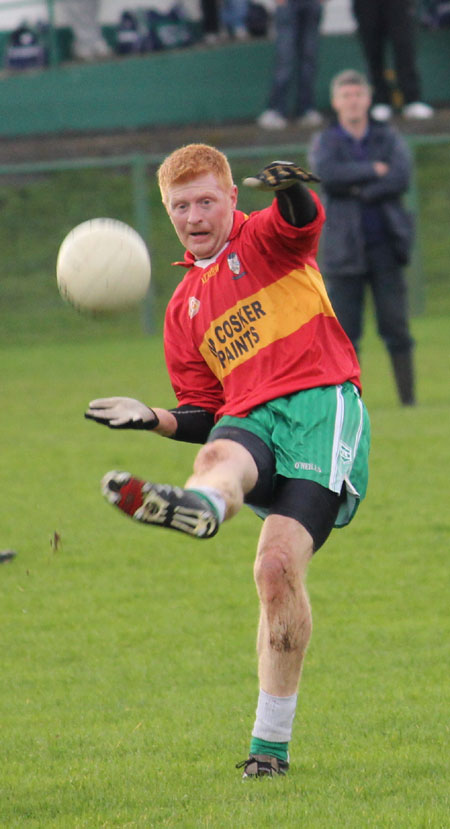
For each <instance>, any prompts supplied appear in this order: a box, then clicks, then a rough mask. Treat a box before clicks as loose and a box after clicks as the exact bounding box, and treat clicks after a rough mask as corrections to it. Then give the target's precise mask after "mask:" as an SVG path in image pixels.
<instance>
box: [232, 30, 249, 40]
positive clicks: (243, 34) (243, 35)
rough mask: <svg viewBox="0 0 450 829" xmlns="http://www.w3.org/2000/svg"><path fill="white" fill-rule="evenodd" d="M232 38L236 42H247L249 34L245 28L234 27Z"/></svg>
mask: <svg viewBox="0 0 450 829" xmlns="http://www.w3.org/2000/svg"><path fill="white" fill-rule="evenodd" d="M233 37H235V38H236V40H241V41H244V40H248V38H249V34H248V31H247V29H246V28H245V26H236V28H235V30H234V32H233Z"/></svg>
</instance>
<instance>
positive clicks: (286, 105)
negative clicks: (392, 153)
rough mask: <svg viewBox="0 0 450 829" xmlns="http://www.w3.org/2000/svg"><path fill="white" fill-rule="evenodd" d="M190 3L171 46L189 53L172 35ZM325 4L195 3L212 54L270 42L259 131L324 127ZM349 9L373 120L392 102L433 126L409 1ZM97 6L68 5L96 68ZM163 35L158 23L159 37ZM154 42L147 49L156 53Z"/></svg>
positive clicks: (81, 48)
mask: <svg viewBox="0 0 450 829" xmlns="http://www.w3.org/2000/svg"><path fill="white" fill-rule="evenodd" d="M192 2H193V0H179V1H178V2H177V3H175V4H174V6H173V7H172V9H171V14H172V21H171V24H172V35H171V37H172V38H173V43H174V45H188V41H189V34H188V33H186V32H185V33H184V40H183V35H182V32H181V28H179V32H178V36H179V41H178V42H177V40H176V34H174V33H173V32H174V27H175V26H176V25H177V24H178V26H179V27H181V26H182V25H183V18H185V17H186V18H188V17H189V15H190V13H191V12H192ZM327 2H328V0H262V2H257V1H256V2H255V0H195V3H196V7H197V13H198V14H199V15H200V30H201V40H202V42H203V43H204V44H205V45H206V46H210V47H213V46H215V45H217V44H220V43H223V42H224V41H226V40H235V41H245V40H247V39H248V38H251V37H269V36H270V37H273V39H274V49H275V58H274V69H273V77H272V83H271V88H270V91H269V94H268V97H267V107H266V109H265V110H264V111H263V112H262V113H261V115H260V116H259V117H258V125H259V126H260V127H261V128H262V129H268V130H282V129H284V128H285V127H286V126H287V125H288V123H289V121H292V120H295V121H297V122H298V124H299V125H301V126H304V127H311V128H316V127H319V126H320V125H321V124H322V121H323V116H322V114H321V113H320V112H319V110H318V108H317V105H316V89H315V87H316V77H317V70H318V60H319V44H320V36H321V35H320V31H321V28H320V27H321V22H322V18H323V13H324V7H325V5H326V3H327ZM347 4H348V7H349V11H350V13H351V15H352V16H353V19H354V21H355V24H356V27H357V32H358V36H359V42H360V47H361V51H362V54H363V56H364V59H365V63H366V69H367V74H368V77H369V81H370V83H371V85H372V89H373V105H372V110H371V115H372V117H373V118H375V119H377V120H379V121H388V120H389V119H390V118H391V116H392V114H393V96H394V97H395V98H396V101H395V103H396V106H397V107H398V108H399V109H400V110H401V112H402V115H403V116H404V117H405V118H408V119H419V120H424V119H428V118H431V117H432V116H433V109H432V108H431V106H429V104H427V103H425V102H424V101H422V99H421V84H420V76H419V71H418V68H417V58H416V47H415V30H416V23H417V7H416V5H415V3H414V1H413V0H389V3H386V2H384V0H347ZM99 5H100V3H99V0H75V2H68V3H67V4H66V8H67V10H68V12H69V15H70V17H71V24H72V29H73V33H74V42H73V56H74V57H75V58H77V59H80V60H96V59H98V58H102V57H107V56H109V55H110V53H111V46H109V45H108V43H107V42H106V40H105V39H104V37H103V36H102V32H101V28H100V24H99V18H98V15H99ZM151 14H154V12H151ZM156 14H157V13H156ZM126 16H127V12H125V13H124V15H122V29H124V31H123V32H122V34H123V38H124V39H123V43H126V44H128V45H129V44H131V38H132V37H133V31H132V29H133V27H134V28H135V29H136V33H135V34H136V38H137V37H138V32H137V30H138V28H139V25H140V23H139V21H137V20H133V17H132V15H131V14H129V13H128V17H126ZM166 17H167V15H166ZM125 18H126V19H125ZM153 22H154V21H153ZM155 26H156V24H155ZM162 31H163V29H162V24H161V21H160V33H161V32H162ZM150 37H151V35H150ZM155 37H157V35H156V36H155ZM155 37H154V39H153V41H154V42H153V43H150V48H153V47H154V46H155ZM159 45H160V46H161V45H162V46H164V45H165V44H164V43H162V44H161V43H160V44H159ZM389 50H391V52H392V57H393V65H394V69H393V70H391V69H389V67H388V65H387V63H386V59H387V54H388V51H389ZM393 76H394V81H395V82H394V84H393V83H392V77H393ZM394 86H395V91H394V89H393V87H394Z"/></svg>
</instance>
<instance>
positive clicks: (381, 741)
mask: <svg viewBox="0 0 450 829" xmlns="http://www.w3.org/2000/svg"><path fill="white" fill-rule="evenodd" d="M419 161H420V165H419V168H418V179H419V186H420V188H424V191H423V192H424V193H425V195H424V197H423V199H422V202H421V204H422V212H423V223H422V234H421V243H422V249H423V250H424V251H425V253H426V255H427V259H426V263H427V266H426V275H427V313H426V314H425V315H423V316H421V317H418V318H415V319H414V320H413V333H414V336H415V338H416V341H417V368H418V396H419V405H418V406H417V407H416V408H414V409H411V410H409V409H407V410H404V409H401V408H400V407H399V406H398V403H397V400H396V396H395V391H394V386H393V381H392V378H391V375H390V368H389V365H388V360H387V357H386V354H385V351H384V350H383V347H382V345H381V343H380V341H379V340H378V339H377V337H376V335H375V333H374V330H373V324H372V322H370V323H369V324H368V330H367V333H366V337H365V339H364V344H363V351H362V365H363V383H364V395H365V400H366V402H367V405H368V408H369V411H370V413H371V419H372V430H373V448H372V453H371V478H370V485H369V492H368V496H367V499H366V501H365V502H364V504H363V505H362V506H361V509H360V511H359V513H358V515H357V517H356V519H355V521H354V522H353V523H352V524H351V526H350V527H349V528H347V529H345V530H340V531H336V532H334V533H333V534H332V536H331V538H330V539H329V541H328V542H327V544H326V546H325V547H324V548H323V549H322V550H321V551H320V552H319V554H318V555H317V556H316V558H315V559H314V561H313V562H312V565H311V568H310V573H309V591H310V595H311V600H312V606H313V615H314V633H313V639H312V643H311V646H310V649H309V651H308V655H307V660H306V665H305V671H304V676H303V681H302V685H301V694H300V700H299V709H298V714H297V720H296V724H295V731H294V739H293V741H292V745H291V754H292V769H291V772H290V773H289V776H288V777H287V778H286V779H280V780H278V779H277V780H273V781H265V780H262V781H255V782H252V783H250V784H246V785H243V784H242V783H241V781H240V775H239V772H237V771H236V770H235V769H234V764H235V763H236V762H237V761H239V760H241V759H244V757H245V756H246V753H247V750H248V744H249V736H250V731H251V727H252V724H253V719H254V709H255V705H256V697H257V690H258V689H257V679H256V657H255V634H256V620H257V610H258V609H257V600H256V594H255V590H254V585H253V580H252V563H253V556H254V550H255V546H256V539H257V534H258V531H259V528H260V522H259V520H258V519H257V518H256V517H255V516H254V515H253V514H252V513H251V512H250V511H249V510H243V511H242V512H241V513H240V515H239V516H238V517H237V518H236V519H235V520H234V521H233V522H230V523H228V524H226V525H224V527H223V528H222V529H221V531H220V533H219V535H218V536H217V537H216V538H214V539H213V540H211V541H210V542H204V543H202V542H195V541H194V540H192V539H189V538H187V537H183V536H181V535H178V534H176V533H173V534H170V533H164V531H163V530H158V529H156V528H151V529H150V528H146V527H142V526H138V525H135V524H133V523H132V522H130V521H129V520H128V519H126V518H125V517H123V516H121V515H120V514H119V513H116V512H115V511H114V510H113V509H111V508H110V507H109V506H108V505H107V504H106V503H104V501H103V499H102V498H101V496H100V493H99V480H100V478H101V476H102V475H103V473H104V472H106V471H107V470H108V469H112V468H123V469H130V470H131V471H133V472H135V473H138V474H143V475H148V476H151V477H154V478H155V479H159V480H161V481H164V480H168V481H171V482H174V483H182V482H183V481H184V479H185V478H186V477H187V475H188V474H189V471H190V468H191V463H192V459H193V457H194V454H195V447H192V446H187V445H182V444H178V443H175V442H170V441H166V440H162V439H158V438H156V437H155V436H152V435H148V434H147V435H145V434H135V433H126V432H123V433H122V432H118V433H117V432H111V431H109V430H107V429H104V428H102V427H100V426H97V425H96V424H94V423H88V422H87V421H85V420H84V418H83V416H82V415H83V411H84V409H85V408H86V405H87V403H88V401H89V400H90V399H92V398H93V397H97V396H105V395H109V394H124V395H130V396H136V397H139V398H141V399H143V400H145V401H147V402H148V403H155V404H156V403H157V404H160V405H169V404H173V402H174V401H173V396H172V392H171V389H170V386H169V383H168V379H167V376H166V373H165V369H164V365H163V353H162V344H161V340H160V337H159V336H155V337H147V336H145V335H144V334H143V333H141V318H140V314H139V313H134V314H128V315H125V316H123V317H118V318H111V319H95V318H93V319H89V318H85V317H82V316H79V315H78V314H76V313H75V312H74V311H73V310H72V309H70V308H67V307H65V306H64V305H63V304H62V302H61V301H60V299H59V297H58V295H57V292H56V290H55V278H54V262H55V255H56V253H55V252H56V250H57V247H58V244H59V241H60V240H61V238H62V237H63V235H64V233H65V232H67V230H68V229H70V227H71V226H72V225H73V224H75V223H76V222H77V221H82V220H83V219H84V218H86V216H87V215H114V216H116V217H117V218H121V219H123V220H125V221H127V220H128V221H130V220H131V206H130V194H129V180H128V178H127V176H125V175H124V174H123V173H122V172H121V171H117V172H116V173H113V174H112V173H108V174H105V173H101V172H100V173H95V174H94V173H91V174H89V175H88V174H87V173H86V174H80V173H78V174H76V175H75V174H69V173H67V174H66V173H64V174H58V175H57V176H52V177H49V178H46V179H45V180H41V179H37V180H32V181H27V182H25V183H23V184H21V185H20V186H18V184H17V183H13V184H8V186H6V185H5V186H4V187H3V188H2V190H1V192H0V198H1V199H2V223H1V224H0V244H1V249H2V260H1V265H0V267H1V273H0V278H1V290H2V303H1V304H0V355H1V363H2V380H1V392H2V394H1V401H2V406H1V436H2V441H1V458H2V470H3V475H2V487H1V490H2V491H1V535H0V549H4V548H7V547H11V548H14V549H16V550H17V552H18V555H17V558H16V559H15V560H14V561H13V562H11V563H9V564H3V565H1V566H0V594H1V595H0V602H1V608H2V615H1V641H2V647H1V651H2V658H1V670H0V723H1V740H0V756H1V760H2V762H1V768H2V773H1V777H0V827H1V829H11V828H12V827H20V829H22V827H27V829H35V827H39V829H41V827H42V829H47V827H58V829H79V828H80V829H81V828H82V827H83V829H84V828H85V829H92V827H180V829H185V827H187V828H188V829H190V828H191V827H192V829H197V827H202V828H203V827H205V828H206V827H213V829H216V828H217V829H221V827H224V828H225V829H228V827H229V828H230V829H249V827H252V826H260V827H264V828H265V827H267V829H269V827H273V826H280V827H283V828H284V827H286V829H291V827H292V829H294V828H295V829H296V828H297V827H299V826H305V827H308V829H330V827H331V829H335V827H339V829H340V827H346V829H347V827H350V829H361V827H373V828H374V829H379V827H381V829H391V828H392V829H393V828H394V827H395V829H397V828H398V829H428V828H430V829H444V828H445V829H446V827H447V826H448V825H449V824H450V804H449V793H448V770H447V764H448V741H449V726H448V709H449V692H448V679H447V674H448V664H449V650H450V647H449V641H450V637H449V634H450V631H449V627H450V625H449V614H448V577H447V571H448V566H447V549H448V537H449V529H450V527H449V523H450V521H449V518H448V506H447V500H448V499H447V497H446V493H447V492H448V468H449V462H450V458H449V446H450V434H449V433H450V425H449V423H450V419H449V414H450V393H449V377H448V358H447V350H448V345H447V343H448V328H449V321H450V304H449V296H450V292H449V290H448V285H447V281H446V280H447V274H446V264H447V261H448V254H449V251H448V244H449V243H448V234H447V232H446V226H445V223H444V221H443V215H444V209H443V208H444V203H445V188H446V187H447V185H446V184H445V183H444V178H445V177H444V174H443V172H442V171H443V169H444V167H445V165H447V167H445V169H447V170H448V159H446V158H445V157H444V154H443V153H442V152H441V148H426V150H425V149H424V150H421V151H420V157H419ZM235 169H236V166H235ZM246 169H248V163H246V164H245V165H244V164H242V165H237V176H238V177H239V176H240V175H241V172H242V174H243V173H244V172H245V171H246ZM425 191H426V192H425ZM68 194H70V197H69V196H68ZM151 198H152V205H153V211H152V240H153V244H152V260H153V274H154V278H153V285H154V291H155V297H154V303H155V308H156V309H157V314H158V316H159V317H160V315H161V313H162V310H163V308H164V304H165V302H166V301H167V297H168V295H169V294H170V292H171V290H172V289H173V286H174V284H175V283H176V280H177V278H178V276H179V275H178V273H177V272H176V271H175V272H174V269H172V270H171V269H170V267H168V266H167V261H169V260H170V259H173V258H177V257H178V256H179V253H180V251H179V248H178V246H177V243H176V241H175V242H174V240H173V237H172V236H171V235H170V233H171V231H170V228H169V229H167V219H166V218H165V217H164V215H163V213H162V211H161V210H160V209H159V207H158V199H157V194H156V192H155V190H154V188H152V189H151ZM245 198H246V199H248V201H247V202H246V203H245V204H244V205H243V206H244V207H245V208H246V209H252V207H256V206H257V203H256V202H255V201H253V202H250V196H249V195H246V197H245ZM251 198H252V199H254V194H253V195H252V196H251ZM258 199H260V197H258ZM25 228H26V231H25ZM369 318H370V319H371V315H369ZM55 532H57V533H58V534H60V536H61V539H62V544H61V547H60V548H59V549H57V550H54V549H52V546H51V543H50V542H51V539H52V538H53V536H54V533H55Z"/></svg>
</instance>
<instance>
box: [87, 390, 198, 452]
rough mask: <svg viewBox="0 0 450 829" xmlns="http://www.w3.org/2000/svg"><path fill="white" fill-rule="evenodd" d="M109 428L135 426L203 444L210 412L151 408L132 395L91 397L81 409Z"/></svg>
mask: <svg viewBox="0 0 450 829" xmlns="http://www.w3.org/2000/svg"><path fill="white" fill-rule="evenodd" d="M85 417H86V419H87V420H94V421H95V422H96V423H101V424H103V425H104V426H108V427H109V428H110V429H139V430H143V431H151V432H155V434H157V435H161V436H162V437H167V438H173V439H174V440H182V441H186V442H187V443H205V441H206V439H207V437H208V435H209V432H210V431H211V429H212V427H213V425H214V413H213V412H210V411H208V410H207V409H204V408H202V407H200V406H193V405H189V404H188V405H183V406H178V407H177V408H175V409H160V408H151V407H150V406H147V405H146V404H145V403H141V401H140V400H135V399H134V398H133V397H102V398H98V399H97V400H91V402H90V403H89V408H88V410H87V411H86V412H85Z"/></svg>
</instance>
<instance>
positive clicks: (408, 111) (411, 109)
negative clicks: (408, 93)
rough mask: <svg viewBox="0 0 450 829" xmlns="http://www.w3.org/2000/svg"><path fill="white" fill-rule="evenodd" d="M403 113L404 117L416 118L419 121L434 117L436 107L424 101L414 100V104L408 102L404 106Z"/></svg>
mask: <svg viewBox="0 0 450 829" xmlns="http://www.w3.org/2000/svg"><path fill="white" fill-rule="evenodd" d="M402 115H403V117H404V118H416V119H417V120H418V121H426V120H427V118H432V117H433V115H434V109H433V108H432V107H430V106H428V104H423V103H422V101H414V102H413V103H412V104H406V106H404V107H403V110H402Z"/></svg>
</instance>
